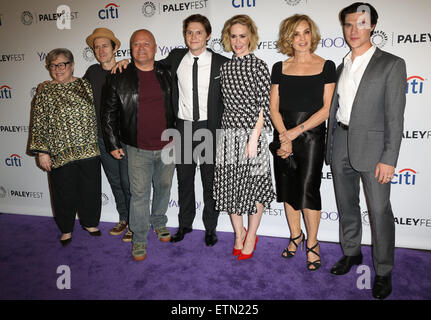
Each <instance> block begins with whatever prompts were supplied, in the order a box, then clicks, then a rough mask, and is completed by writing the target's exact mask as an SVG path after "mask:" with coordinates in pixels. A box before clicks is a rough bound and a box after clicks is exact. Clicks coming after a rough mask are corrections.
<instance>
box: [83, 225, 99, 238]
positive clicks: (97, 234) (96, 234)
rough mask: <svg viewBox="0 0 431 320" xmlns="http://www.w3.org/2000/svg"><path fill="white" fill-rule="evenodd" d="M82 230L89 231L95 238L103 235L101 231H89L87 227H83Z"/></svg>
mask: <svg viewBox="0 0 431 320" xmlns="http://www.w3.org/2000/svg"><path fill="white" fill-rule="evenodd" d="M82 229H84V230H85V231H87V232H88V233H89V234H90V236H93V237H100V236H101V235H102V232H100V230H96V231H89V230H88V229H87V228H86V227H82Z"/></svg>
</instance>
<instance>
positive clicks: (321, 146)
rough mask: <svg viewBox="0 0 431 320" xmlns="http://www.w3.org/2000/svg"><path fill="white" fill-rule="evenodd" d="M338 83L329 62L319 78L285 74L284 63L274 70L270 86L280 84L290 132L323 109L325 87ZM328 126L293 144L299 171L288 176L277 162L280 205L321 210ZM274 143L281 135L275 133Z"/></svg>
mask: <svg viewBox="0 0 431 320" xmlns="http://www.w3.org/2000/svg"><path fill="white" fill-rule="evenodd" d="M335 81H336V71H335V64H334V62H332V61H331V60H327V61H326V62H325V64H324V66H323V71H322V72H321V73H319V74H316V75H310V76H295V75H285V74H283V73H282V62H281V61H280V62H277V63H275V64H274V66H273V68H272V75H271V82H272V83H273V84H278V85H279V87H278V92H279V97H280V104H279V111H280V114H281V116H282V118H283V122H284V126H285V127H286V129H287V130H289V129H291V128H294V127H296V126H297V125H299V124H301V123H303V122H304V121H306V120H307V119H308V118H310V117H311V116H312V115H313V114H314V113H315V112H317V111H318V110H319V109H320V108H322V106H323V93H324V86H325V84H326V83H334V82H335ZM325 129H326V127H325V122H323V123H321V124H320V125H319V126H317V127H315V128H313V129H311V130H307V131H305V132H304V133H302V134H301V135H299V136H298V137H297V138H296V139H295V140H293V141H292V152H293V157H294V159H295V162H296V163H297V168H296V170H295V171H294V172H292V173H289V175H287V174H286V173H284V171H283V170H282V169H281V168H280V167H279V165H278V161H274V175H275V186H276V193H277V202H287V203H288V204H290V205H291V206H292V207H293V208H294V209H295V210H301V209H304V208H307V209H311V210H321V209H322V204H321V198H320V183H321V174H322V167H323V159H324V150H325ZM274 141H279V134H278V131H277V130H274Z"/></svg>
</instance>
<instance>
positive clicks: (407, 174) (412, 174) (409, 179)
mask: <svg viewBox="0 0 431 320" xmlns="http://www.w3.org/2000/svg"><path fill="white" fill-rule="evenodd" d="M416 174H417V172H416V171H415V170H413V169H409V168H406V169H402V170H400V172H398V174H397V173H395V174H394V178H393V179H392V181H391V183H392V184H403V185H415V184H416Z"/></svg>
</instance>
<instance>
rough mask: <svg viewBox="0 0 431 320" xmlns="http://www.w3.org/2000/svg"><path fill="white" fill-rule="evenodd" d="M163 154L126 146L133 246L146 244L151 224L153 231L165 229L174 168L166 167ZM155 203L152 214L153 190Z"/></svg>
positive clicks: (157, 151)
mask: <svg viewBox="0 0 431 320" xmlns="http://www.w3.org/2000/svg"><path fill="white" fill-rule="evenodd" d="M161 152H162V150H154V151H153V150H143V149H138V148H135V147H132V146H129V145H127V157H128V165H129V181H130V192H131V194H132V197H131V199H130V217H129V228H130V230H131V231H132V232H133V242H134V243H136V242H139V243H147V238H148V232H149V229H150V224H151V225H152V226H153V229H154V230H155V229H157V228H160V227H164V226H166V222H167V221H168V217H167V216H166V211H167V210H168V204H169V198H170V195H171V185H172V177H173V175H174V169H175V164H174V163H171V164H165V163H163V161H162V159H161ZM152 186H153V189H154V190H153V201H152V204H151V212H150V202H151V201H150V198H151V187H152Z"/></svg>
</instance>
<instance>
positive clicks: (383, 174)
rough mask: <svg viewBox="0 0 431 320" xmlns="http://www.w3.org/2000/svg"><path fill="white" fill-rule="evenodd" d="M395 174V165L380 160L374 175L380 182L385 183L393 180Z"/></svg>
mask: <svg viewBox="0 0 431 320" xmlns="http://www.w3.org/2000/svg"><path fill="white" fill-rule="evenodd" d="M394 174H395V167H393V166H390V165H387V164H384V163H381V162H379V163H378V164H377V166H376V174H375V175H374V177H375V178H377V182H378V183H381V184H384V183H389V182H391V181H392V178H393V177H394Z"/></svg>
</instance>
